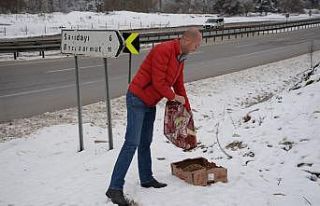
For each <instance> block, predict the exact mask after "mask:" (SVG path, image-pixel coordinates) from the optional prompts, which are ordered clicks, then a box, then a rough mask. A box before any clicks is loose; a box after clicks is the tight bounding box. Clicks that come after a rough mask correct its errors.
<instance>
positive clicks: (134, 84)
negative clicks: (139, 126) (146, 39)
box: [129, 39, 191, 111]
mask: <svg viewBox="0 0 320 206" xmlns="http://www.w3.org/2000/svg"><path fill="white" fill-rule="evenodd" d="M180 54H181V51H180V41H179V40H178V39H176V40H171V41H167V42H163V43H161V44H158V45H157V46H155V47H154V48H153V49H152V50H151V51H150V53H149V54H148V55H147V57H146V58H145V60H144V61H143V63H142V64H141V66H140V68H139V70H138V72H137V74H136V75H135V77H134V78H133V80H132V81H131V83H130V85H129V91H130V92H132V93H133V94H134V95H136V96H137V97H139V98H140V99H141V100H142V101H143V102H144V103H145V104H146V105H147V106H149V107H153V106H155V105H156V104H157V103H158V102H159V101H160V100H161V99H162V98H163V97H166V98H167V99H168V100H173V99H174V96H175V94H178V95H181V96H184V97H185V100H186V103H185V107H186V108H187V110H188V111H190V110H191V109H190V103H189V100H188V97H187V94H186V90H185V88H184V82H183V68H184V63H183V62H182V63H180V62H179V61H178V60H177V57H178V56H179V55H180ZM171 88H173V90H174V91H172V89H171Z"/></svg>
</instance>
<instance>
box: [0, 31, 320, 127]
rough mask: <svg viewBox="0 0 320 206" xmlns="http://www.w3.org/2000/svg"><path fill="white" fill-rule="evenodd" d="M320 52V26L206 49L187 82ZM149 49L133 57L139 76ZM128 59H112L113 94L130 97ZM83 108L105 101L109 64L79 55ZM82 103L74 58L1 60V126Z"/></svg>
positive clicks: (195, 58)
mask: <svg viewBox="0 0 320 206" xmlns="http://www.w3.org/2000/svg"><path fill="white" fill-rule="evenodd" d="M311 40H314V50H320V28H311V29H305V30H299V31H293V32H289V33H280V34H270V35H266V36H259V37H257V36H256V37H251V38H244V39H238V40H231V41H225V42H219V43H216V44H208V45H205V44H204V45H203V46H202V47H201V48H200V50H199V51H197V52H196V53H194V54H192V55H190V56H189V58H188V60H187V62H186V64H185V81H193V80H198V79H203V78H208V77H213V76H218V75H223V74H227V73H231V72H235V71H240V70H243V69H246V68H250V67H253V66H257V65H262V64H266V63H270V62H274V61H279V60H282V59H287V58H290V57H294V56H298V55H302V54H305V53H308V52H309V51H310V42H311ZM145 55H146V51H142V52H141V54H140V55H138V56H133V64H132V68H133V73H134V72H135V71H136V69H137V68H138V66H139V64H140V63H141V62H142V59H143V58H144V56H145ZM128 59H129V58H128V55H127V54H123V55H121V56H120V57H119V58H117V59H108V75H109V85H110V86H109V87H110V96H111V97H112V98H113V97H118V96H121V95H123V94H124V93H125V91H126V88H127V81H128ZM79 67H80V79H81V80H80V81H81V98H82V104H83V105H86V104H90V103H94V102H97V101H100V100H104V99H105V95H106V92H105V78H104V77H105V73H104V66H103V60H102V59H99V58H87V57H79ZM75 105H77V102H76V87H75V69H74V58H72V57H68V58H60V59H41V60H33V61H23V62H14V61H11V62H0V122H1V121H8V120H12V119H15V118H21V117H29V116H32V115H36V114H41V113H44V112H49V111H56V110H60V109H64V108H68V107H73V106H75Z"/></svg>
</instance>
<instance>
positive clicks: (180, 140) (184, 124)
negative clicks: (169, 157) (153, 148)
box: [164, 101, 197, 150]
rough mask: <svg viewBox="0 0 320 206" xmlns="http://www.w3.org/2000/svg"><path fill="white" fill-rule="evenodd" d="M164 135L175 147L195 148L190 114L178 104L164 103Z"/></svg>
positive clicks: (195, 140) (194, 135)
mask: <svg viewBox="0 0 320 206" xmlns="http://www.w3.org/2000/svg"><path fill="white" fill-rule="evenodd" d="M164 135H165V136H166V137H167V139H169V140H170V141H171V142H172V143H173V144H174V145H176V146H177V147H180V148H183V149H186V150H189V149H192V148H195V147H196V146H197V137H196V132H195V128H194V122H193V117H192V114H191V112H188V111H187V109H186V108H185V107H184V106H183V105H182V104H181V103H179V102H175V101H168V102H167V103H166V109H165V115H164Z"/></svg>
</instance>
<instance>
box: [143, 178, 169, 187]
mask: <svg viewBox="0 0 320 206" xmlns="http://www.w3.org/2000/svg"><path fill="white" fill-rule="evenodd" d="M141 186H142V187H146V188H149V187H154V188H161V187H166V186H167V184H165V183H161V182H158V181H157V180H156V179H153V180H151V181H150V182H147V183H143V184H141Z"/></svg>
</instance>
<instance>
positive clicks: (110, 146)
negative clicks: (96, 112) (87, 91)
mask: <svg viewBox="0 0 320 206" xmlns="http://www.w3.org/2000/svg"><path fill="white" fill-rule="evenodd" d="M103 62H104V69H105V77H106V106H107V114H108V136H109V149H110V150H112V149H113V138H112V120H111V108H110V95H109V80H108V63H107V58H103Z"/></svg>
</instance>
